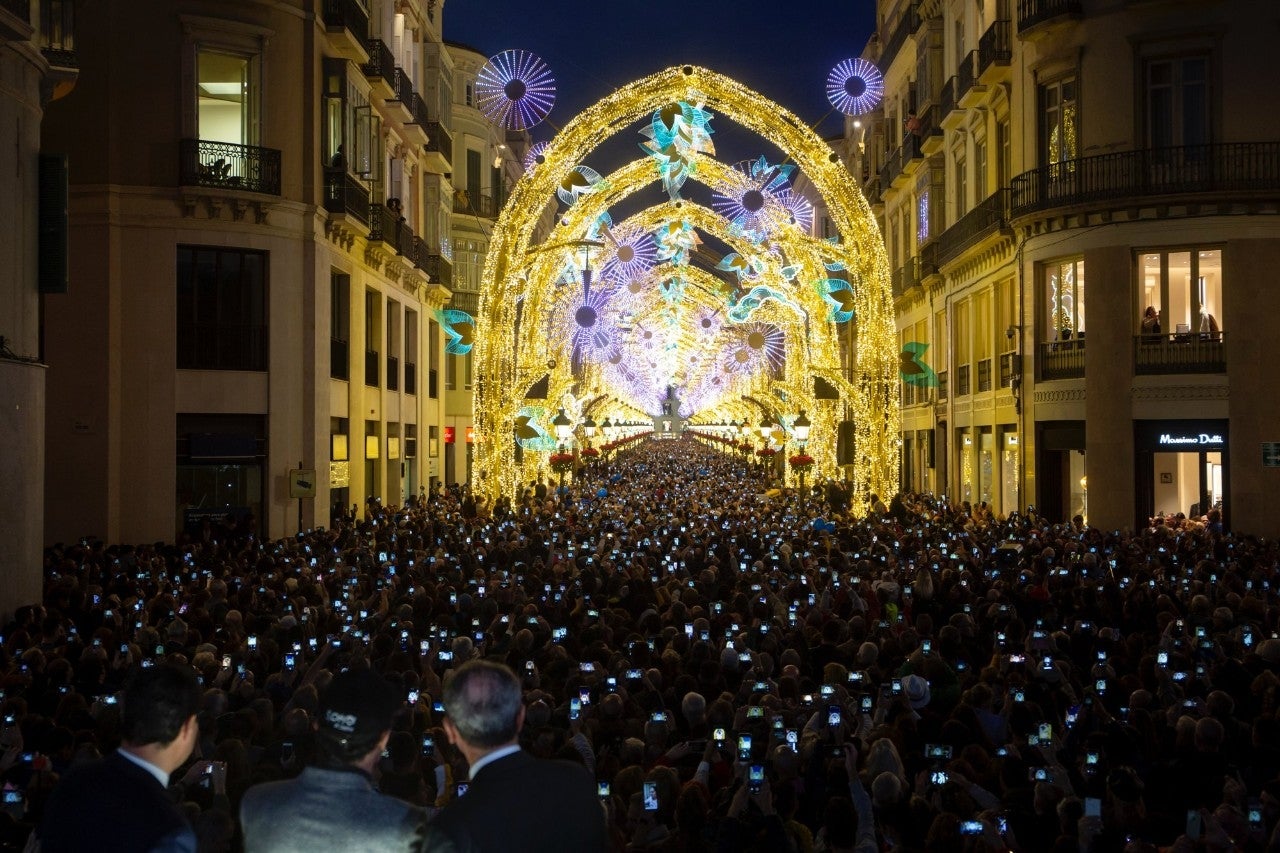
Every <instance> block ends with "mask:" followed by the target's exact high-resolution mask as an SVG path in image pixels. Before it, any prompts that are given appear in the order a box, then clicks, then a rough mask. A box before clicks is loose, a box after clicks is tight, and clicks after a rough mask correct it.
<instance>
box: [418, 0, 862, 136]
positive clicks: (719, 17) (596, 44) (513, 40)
mask: <svg viewBox="0 0 1280 853" xmlns="http://www.w3.org/2000/svg"><path fill="white" fill-rule="evenodd" d="M874 15H875V4H874V2H873V0H827V2H823V0H799V2H792V3H777V2H768V3H766V2H761V0H737V2H727V0H649V2H640V0H525V2H514V0H446V2H445V5H444V38H445V40H446V41H455V42H461V43H463V44H466V45H468V46H470V47H473V48H475V49H476V50H478V51H480V52H481V53H485V54H488V55H493V54H495V53H498V52H500V51H503V50H508V49H523V50H528V51H532V52H533V53H536V54H538V55H539V56H541V57H542V58H543V60H545V61H546V63H547V64H548V65H549V66H550V67H551V70H552V72H553V73H554V74H555V77H556V85H557V90H558V94H557V100H556V106H555V109H554V110H553V111H552V112H551V115H550V117H549V119H548V122H547V123H545V124H544V125H542V126H539V127H536V128H534V129H533V131H532V133H533V136H534V139H535V140H542V139H548V138H549V137H551V136H552V135H554V133H555V128H556V127H563V126H564V125H565V124H567V123H568V122H569V120H570V119H571V118H572V117H573V115H574V114H575V113H576V112H577V111H578V110H579V109H581V108H583V107H586V106H589V105H590V104H592V103H594V102H596V101H597V100H599V99H600V98H602V97H604V96H605V95H607V94H609V93H610V92H612V91H613V90H615V89H616V88H618V87H620V86H623V85H625V84H626V83H628V82H630V81H632V80H635V79H637V78H639V77H643V76H645V75H647V74H651V73H653V72H655V71H659V70H661V69H663V68H668V67H671V66H673V65H682V64H686V63H691V64H694V65H702V66H705V67H707V68H710V69H712V70H714V71H718V72H720V73H723V74H727V75H729V76H731V77H734V78H736V79H738V80H739V81H741V82H742V83H744V84H745V85H747V86H750V87H751V88H752V89H755V90H756V91H758V92H761V93H762V94H764V95H766V96H768V97H770V98H772V99H773V100H775V101H777V102H779V103H780V104H782V105H783V106H784V107H786V108H788V109H789V110H791V111H792V112H794V113H796V114H797V115H798V116H799V117H800V118H801V119H802V120H804V121H806V122H807V123H809V125H810V126H812V125H813V124H814V123H816V122H818V121H819V120H822V123H821V125H819V127H818V132H819V133H820V134H822V135H824V136H832V135H836V134H838V133H839V132H840V129H841V122H840V117H839V115H838V114H835V113H832V114H830V115H828V113H829V111H830V109H831V105H830V104H829V103H828V102H827V99H826V93H825V84H826V78H827V73H828V72H829V71H830V70H831V68H832V66H834V65H835V64H836V63H837V62H839V61H840V60H842V59H847V58H851V57H855V56H858V55H859V54H860V53H861V52H862V49H863V47H864V46H865V45H866V41H867V37H868V36H869V34H870V33H871V30H872V29H873V28H874V23H875V21H874ZM824 116H826V118H825V119H824V118H823V117H824ZM725 124H727V119H726V120H724V121H722V122H713V126H714V128H715V131H716V134H717V136H716V138H715V141H716V144H717V148H718V149H724V148H726V147H728V148H730V150H720V151H719V156H720V159H722V160H730V161H732V160H731V158H732V159H737V158H739V157H748V156H753V155H754V154H757V153H765V151H764V150H760V151H755V150H747V148H749V147H750V146H751V144H750V143H748V142H745V141H744V140H745V139H746V138H747V136H748V135H746V134H744V135H743V136H741V137H740V136H738V135H737V134H734V133H733V132H732V131H728V132H727V133H726V130H727V129H726V127H725V126H724V125H725ZM632 141H633V142H635V141H638V139H636V140H632ZM756 145H757V147H761V148H763V147H762V146H759V145H758V143H756ZM739 146H745V147H743V148H742V149H741V150H739ZM726 155H730V156H728V157H726ZM631 156H634V151H633V152H632V155H631Z"/></svg>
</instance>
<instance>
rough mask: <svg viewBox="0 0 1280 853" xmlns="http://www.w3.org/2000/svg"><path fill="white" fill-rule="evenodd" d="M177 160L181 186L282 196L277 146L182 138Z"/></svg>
mask: <svg viewBox="0 0 1280 853" xmlns="http://www.w3.org/2000/svg"><path fill="white" fill-rule="evenodd" d="M178 159H179V163H180V167H179V168H180V174H179V182H180V183H181V185H182V186H195V187H221V188H223V189H233V190H246V191H248V192H255V193H264V194H267V195H280V152H279V151H277V150H276V149H274V148H259V147H258V146H256V145H237V144H235V143H233V142H210V141H208V140H205V139H183V140H182V141H181V142H179V148H178Z"/></svg>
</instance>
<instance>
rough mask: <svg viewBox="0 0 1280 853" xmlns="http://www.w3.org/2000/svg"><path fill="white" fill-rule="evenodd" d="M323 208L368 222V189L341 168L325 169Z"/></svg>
mask: <svg viewBox="0 0 1280 853" xmlns="http://www.w3.org/2000/svg"><path fill="white" fill-rule="evenodd" d="M324 209H325V210H327V211H329V212H330V213H340V214H344V215H346V216H350V217H351V218H352V219H355V220H356V221H357V222H360V223H362V224H364V225H365V226H368V224H369V191H368V190H367V189H365V187H364V185H363V184H361V183H360V182H359V181H357V180H356V179H355V178H353V177H351V176H350V175H348V174H347V173H346V172H343V171H341V170H325V173H324Z"/></svg>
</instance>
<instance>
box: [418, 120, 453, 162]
mask: <svg viewBox="0 0 1280 853" xmlns="http://www.w3.org/2000/svg"><path fill="white" fill-rule="evenodd" d="M423 148H424V150H425V151H426V152H427V158H426V168H427V170H428V171H430V172H432V173H434V174H437V175H447V174H449V173H451V172H452V171H453V137H452V136H450V135H449V129H448V128H447V127H445V126H444V125H443V124H441V123H440V122H438V121H428V122H427V144H426V145H425V146H423Z"/></svg>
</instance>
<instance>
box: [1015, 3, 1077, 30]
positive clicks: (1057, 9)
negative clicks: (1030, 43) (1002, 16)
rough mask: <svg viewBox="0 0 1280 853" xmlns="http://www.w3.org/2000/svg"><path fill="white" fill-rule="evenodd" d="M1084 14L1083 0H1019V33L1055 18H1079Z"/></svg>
mask: <svg viewBox="0 0 1280 853" xmlns="http://www.w3.org/2000/svg"><path fill="white" fill-rule="evenodd" d="M1083 15H1084V4H1083V3H1082V2H1081V0H1018V33H1019V34H1022V33H1025V32H1026V31H1027V30H1029V29H1031V28H1033V27H1036V26H1039V25H1040V24H1043V23H1045V22H1047V21H1052V20H1054V19H1055V18H1062V17H1071V18H1079V17H1082V16H1083Z"/></svg>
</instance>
